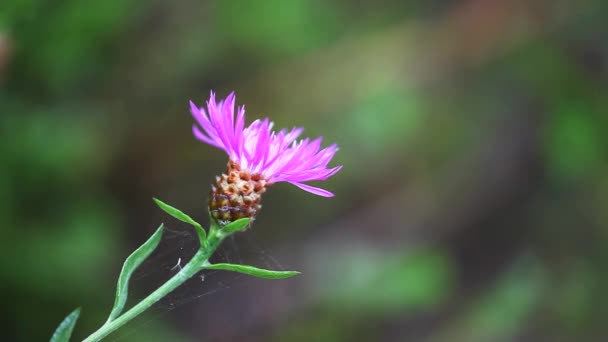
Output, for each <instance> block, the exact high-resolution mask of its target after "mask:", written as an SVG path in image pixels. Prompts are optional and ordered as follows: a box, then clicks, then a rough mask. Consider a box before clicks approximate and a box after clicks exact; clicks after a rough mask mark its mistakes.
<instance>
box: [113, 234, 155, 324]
mask: <svg viewBox="0 0 608 342" xmlns="http://www.w3.org/2000/svg"><path fill="white" fill-rule="evenodd" d="M162 235H163V225H162V224H161V225H160V227H158V229H157V230H156V232H154V234H152V236H150V238H149V239H148V240H147V241H146V242H144V244H143V245H141V246H139V248H137V249H136V250H135V251H134V252H133V253H131V255H129V257H128V258H127V260H125V263H124V264H123V266H122V271H121V272H120V275H119V276H118V285H117V286H116V299H115V300H114V307H113V308H112V312H111V313H110V317H108V322H110V321H113V320H114V319H115V318H116V317H118V315H120V313H121V312H122V309H123V308H124V307H125V304H126V303H127V296H128V294H129V280H130V279H131V275H132V274H133V272H134V271H135V270H136V269H137V267H139V265H141V263H142V262H144V260H146V258H147V257H148V256H150V254H152V252H153V251H154V250H155V249H156V247H157V246H158V243H159V242H160V239H161V237H162Z"/></svg>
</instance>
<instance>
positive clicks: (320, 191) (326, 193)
mask: <svg viewBox="0 0 608 342" xmlns="http://www.w3.org/2000/svg"><path fill="white" fill-rule="evenodd" d="M290 183H291V184H293V185H295V186H297V187H298V188H300V189H302V190H304V191H308V192H310V193H313V194H315V195H319V196H322V197H334V194H333V193H331V192H329V191H327V190H324V189H321V188H317V187H314V186H310V185H306V184H302V183H297V182H290Z"/></svg>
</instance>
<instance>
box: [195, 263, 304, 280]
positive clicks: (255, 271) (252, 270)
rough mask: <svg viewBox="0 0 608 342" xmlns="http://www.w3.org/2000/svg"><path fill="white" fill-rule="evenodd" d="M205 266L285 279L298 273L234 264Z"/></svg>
mask: <svg viewBox="0 0 608 342" xmlns="http://www.w3.org/2000/svg"><path fill="white" fill-rule="evenodd" d="M205 268H206V269H209V270H225V271H234V272H239V273H245V274H249V275H252V276H254V277H260V278H266V279H285V278H291V277H293V276H295V275H298V274H300V272H297V271H270V270H264V269H261V268H257V267H253V266H247V265H234V264H210V265H207V266H205Z"/></svg>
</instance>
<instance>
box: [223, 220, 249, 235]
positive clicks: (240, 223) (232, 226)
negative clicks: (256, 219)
mask: <svg viewBox="0 0 608 342" xmlns="http://www.w3.org/2000/svg"><path fill="white" fill-rule="evenodd" d="M250 221H251V219H249V218H248V217H245V218H242V219H238V220H236V221H234V222H230V223H229V224H227V225H225V226H224V228H222V231H224V232H226V233H234V232H236V231H239V230H242V229H245V228H247V227H248V226H249V222H250Z"/></svg>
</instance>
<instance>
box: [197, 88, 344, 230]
mask: <svg viewBox="0 0 608 342" xmlns="http://www.w3.org/2000/svg"><path fill="white" fill-rule="evenodd" d="M190 109H191V112H192V115H193V116H194V118H195V119H196V121H197V123H198V125H197V124H196V123H195V124H194V125H193V126H192V131H193V133H194V136H195V137H196V138H197V139H199V140H201V141H203V142H205V143H207V144H209V145H212V146H215V147H217V148H220V149H222V150H224V151H225V152H226V154H228V158H229V160H230V161H229V163H228V170H227V174H224V175H222V176H221V177H218V179H216V184H215V186H214V190H213V191H212V196H211V200H210V208H212V211H213V208H214V207H216V206H217V207H218V208H223V212H224V213H226V212H227V211H230V212H231V215H232V216H248V217H253V216H255V213H256V212H257V210H259V208H257V209H255V208H254V209H253V212H247V210H245V209H243V207H242V206H241V207H239V208H240V209H239V210H237V212H236V213H234V212H233V211H234V210H232V209H234V208H236V207H238V205H241V204H243V203H247V202H251V203H250V204H252V203H253V204H257V205H259V198H250V197H251V195H252V194H254V195H255V194H257V195H260V196H261V194H262V193H263V192H264V191H265V189H266V188H267V187H268V186H270V185H272V184H274V183H278V182H288V183H291V184H293V185H295V186H297V187H299V188H301V189H303V190H305V191H308V192H311V193H313V194H315V195H319V196H323V197H332V196H333V194H332V193H331V192H329V191H327V190H324V189H321V188H317V187H313V186H311V185H307V184H303V182H308V181H315V180H326V179H328V178H329V177H331V176H333V175H334V174H336V173H337V172H338V171H340V169H341V168H342V166H336V167H332V168H328V167H327V164H328V163H329V162H330V161H331V159H332V158H333V156H334V155H335V154H336V152H337V151H338V146H337V145H335V144H333V145H330V146H328V147H325V148H323V149H321V142H322V140H323V138H322V137H318V138H316V139H313V140H310V139H309V138H305V139H301V140H297V138H298V137H299V136H300V134H302V131H303V128H300V127H295V128H293V129H291V130H289V131H288V130H286V129H282V130H280V131H278V132H275V131H273V130H272V128H273V122H272V121H270V120H269V119H268V118H265V119H264V120H255V121H254V122H252V123H251V124H250V125H249V126H248V127H245V107H244V106H240V107H238V108H237V109H236V117H235V95H234V92H232V93H230V95H228V97H226V99H224V100H221V101H219V102H216V100H215V94H214V93H213V92H211V96H210V98H209V100H208V101H207V110H206V111H205V109H204V108H199V107H197V106H196V105H195V104H194V103H193V102H192V101H190ZM253 197H256V196H253ZM258 197H259V196H258ZM214 199H215V200H216V202H218V203H215V204H214V203H212V202H213V201H214ZM233 200H234V201H233ZM233 202H238V203H233ZM246 209H252V208H246ZM220 216H222V215H220ZM223 216H225V217H226V220H229V219H230V218H229V217H228V216H229V215H223ZM232 218H234V217H232Z"/></svg>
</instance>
